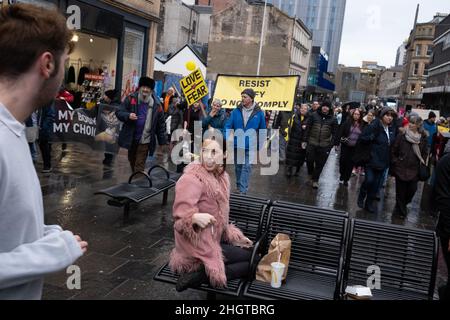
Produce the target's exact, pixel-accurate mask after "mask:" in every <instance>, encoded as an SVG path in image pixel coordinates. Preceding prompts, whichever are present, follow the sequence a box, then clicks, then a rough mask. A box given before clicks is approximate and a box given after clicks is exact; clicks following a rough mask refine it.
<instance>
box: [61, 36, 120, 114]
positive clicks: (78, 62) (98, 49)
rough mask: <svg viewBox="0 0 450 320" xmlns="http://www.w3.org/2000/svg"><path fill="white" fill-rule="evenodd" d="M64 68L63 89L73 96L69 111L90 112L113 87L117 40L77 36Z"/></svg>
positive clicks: (74, 38)
mask: <svg viewBox="0 0 450 320" xmlns="http://www.w3.org/2000/svg"><path fill="white" fill-rule="evenodd" d="M72 41H74V42H75V43H76V45H75V50H74V51H73V52H72V54H71V55H70V58H69V61H68V63H67V64H66V77H65V80H64V86H65V88H66V90H68V91H69V92H71V93H72V94H73V95H74V102H73V105H72V107H73V108H74V109H76V108H80V107H82V108H87V109H92V108H93V107H95V105H96V104H97V103H98V102H99V100H100V99H101V98H102V97H103V94H104V92H105V91H107V90H110V89H114V87H115V83H116V68H117V50H118V40H117V39H114V38H107V37H99V36H96V35H92V34H88V33H82V32H77V33H75V34H74V37H73V39H72Z"/></svg>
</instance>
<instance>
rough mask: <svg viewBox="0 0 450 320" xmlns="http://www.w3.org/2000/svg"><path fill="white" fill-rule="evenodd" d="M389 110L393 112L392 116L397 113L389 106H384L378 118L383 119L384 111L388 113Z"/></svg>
mask: <svg viewBox="0 0 450 320" xmlns="http://www.w3.org/2000/svg"><path fill="white" fill-rule="evenodd" d="M389 112H391V113H393V114H394V116H396V115H397V113H396V112H395V110H394V109H392V108H391V107H384V108H383V109H381V111H380V119H383V117H384V116H385V115H386V113H389Z"/></svg>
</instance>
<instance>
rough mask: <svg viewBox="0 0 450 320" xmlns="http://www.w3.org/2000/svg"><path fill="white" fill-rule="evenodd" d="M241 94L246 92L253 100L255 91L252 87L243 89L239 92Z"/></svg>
mask: <svg viewBox="0 0 450 320" xmlns="http://www.w3.org/2000/svg"><path fill="white" fill-rule="evenodd" d="M242 94H246V95H248V96H249V97H250V98H252V100H255V97H256V92H255V91H254V90H253V89H245V90H244V91H242V92H241V95H242Z"/></svg>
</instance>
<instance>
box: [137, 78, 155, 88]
mask: <svg viewBox="0 0 450 320" xmlns="http://www.w3.org/2000/svg"><path fill="white" fill-rule="evenodd" d="M140 87H148V88H150V89H152V90H154V89H155V80H153V79H151V78H149V77H141V78H140V79H139V88H140Z"/></svg>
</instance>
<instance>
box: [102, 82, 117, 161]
mask: <svg viewBox="0 0 450 320" xmlns="http://www.w3.org/2000/svg"><path fill="white" fill-rule="evenodd" d="M101 103H103V104H106V105H110V106H114V107H117V108H119V107H120V104H121V101H120V91H119V90H117V89H112V90H107V91H105V94H104V96H103V98H102V100H101ZM114 120H117V116H114ZM102 124H103V125H105V126H106V125H107V122H106V121H103V122H102ZM99 129H100V131H104V130H106V129H107V128H106V127H100V128H99ZM118 151H119V150H117V147H116V144H115V143H114V144H110V143H105V153H104V155H105V157H104V159H103V164H104V165H105V166H107V167H111V166H112V165H113V163H114V155H115V154H117V152H118Z"/></svg>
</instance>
